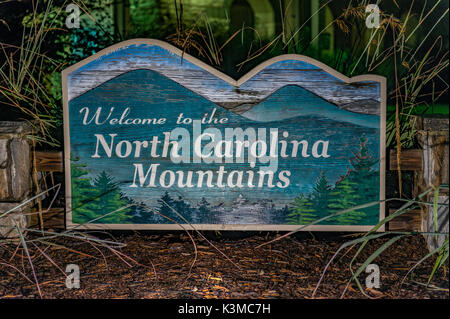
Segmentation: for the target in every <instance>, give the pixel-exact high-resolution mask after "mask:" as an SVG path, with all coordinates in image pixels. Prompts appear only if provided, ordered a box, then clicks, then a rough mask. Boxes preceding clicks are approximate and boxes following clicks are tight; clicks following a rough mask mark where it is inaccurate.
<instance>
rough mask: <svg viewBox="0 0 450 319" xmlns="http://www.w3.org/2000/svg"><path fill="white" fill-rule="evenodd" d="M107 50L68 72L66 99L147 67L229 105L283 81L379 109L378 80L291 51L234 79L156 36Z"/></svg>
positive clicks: (339, 101)
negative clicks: (350, 78) (350, 75)
mask: <svg viewBox="0 0 450 319" xmlns="http://www.w3.org/2000/svg"><path fill="white" fill-rule="evenodd" d="M144 42H145V40H144ZM127 43H129V44H128V45H127ZM109 50H110V52H109V53H108V54H106V55H104V56H102V57H101V58H100V59H98V60H97V61H94V62H92V63H90V64H89V65H88V66H83V67H81V68H79V69H78V70H74V71H73V72H71V74H70V75H69V81H70V82H71V85H70V86H69V92H68V98H69V100H72V99H74V98H76V97H78V96H80V95H82V94H84V93H86V92H87V91H89V90H91V89H93V88H95V87H98V86H99V85H101V84H102V83H105V82H107V81H109V80H111V79H113V78H115V77H117V76H119V75H121V74H124V73H126V72H129V71H133V70H140V69H148V70H153V71H156V72H158V73H160V74H162V75H164V76H166V77H168V78H170V79H171V80H173V81H175V82H177V83H179V84H181V85H183V86H184V87H186V88H188V89H189V90H191V91H193V92H196V93H197V94H200V95H202V96H204V97H206V98H208V99H209V100H211V101H212V102H214V103H216V104H218V105H220V106H222V107H224V108H227V109H230V110H233V111H234V109H235V108H237V107H238V106H240V105H253V104H257V103H259V102H261V101H262V100H264V99H265V98H267V96H269V95H271V94H272V93H274V92H276V91H277V90H279V89H280V88H282V87H284V86H287V85H299V86H301V87H303V88H305V89H307V90H309V91H310V92H312V93H314V94H316V95H318V96H320V97H321V98H323V99H325V100H327V101H328V102H330V103H332V104H334V105H336V106H337V107H339V108H341V109H344V110H348V111H352V112H356V113H361V114H375V115H380V113H379V111H380V84H379V83H378V82H376V81H367V80H366V81H359V82H354V83H346V81H343V80H342V79H341V78H338V77H337V74H336V72H332V70H331V69H330V68H329V67H327V66H326V65H320V67H319V66H317V65H315V64H313V63H312V62H311V61H310V60H308V62H306V61H295V59H294V58H293V56H292V55H285V56H282V57H277V58H273V59H271V60H269V61H267V62H266V63H263V64H262V65H261V66H260V67H257V68H255V69H254V70H252V71H251V72H250V73H249V74H247V75H245V76H244V77H242V78H241V79H239V80H234V79H232V78H230V77H228V76H226V75H224V74H221V73H220V72H219V71H217V70H215V69H213V68H212V67H209V66H207V65H204V64H203V63H202V62H201V61H198V60H197V59H195V58H193V57H191V56H190V55H188V54H184V53H183V52H182V51H180V50H179V49H177V48H175V47H173V46H171V45H169V44H167V43H163V42H160V41H155V40H148V41H147V43H140V44H136V43H134V42H133V41H131V42H124V43H123V44H118V45H115V46H113V47H111V48H109ZM181 56H182V57H181ZM199 79H201V80H200V81H199ZM237 110H239V108H237Z"/></svg>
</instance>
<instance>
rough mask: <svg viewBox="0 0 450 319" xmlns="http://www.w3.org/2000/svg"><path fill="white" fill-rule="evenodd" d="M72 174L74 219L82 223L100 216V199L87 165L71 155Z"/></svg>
mask: <svg viewBox="0 0 450 319" xmlns="http://www.w3.org/2000/svg"><path fill="white" fill-rule="evenodd" d="M70 161H71V164H70V174H71V181H72V194H71V195H72V204H71V205H72V219H73V222H75V223H78V224H82V223H86V222H89V221H91V220H92V219H94V218H96V217H98V216H97V215H96V212H97V211H98V210H99V207H100V206H99V205H100V199H99V196H98V192H97V191H96V189H94V188H93V187H92V184H91V178H90V177H89V176H88V173H89V170H88V169H86V167H87V165H86V164H83V163H79V158H77V157H75V156H73V155H72V154H71V156H70Z"/></svg>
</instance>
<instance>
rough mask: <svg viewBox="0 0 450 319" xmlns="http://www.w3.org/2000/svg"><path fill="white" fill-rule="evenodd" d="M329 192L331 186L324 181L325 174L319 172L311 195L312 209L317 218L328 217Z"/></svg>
mask: <svg viewBox="0 0 450 319" xmlns="http://www.w3.org/2000/svg"><path fill="white" fill-rule="evenodd" d="M330 191H331V186H330V184H329V183H328V180H327V179H326V176H325V173H324V172H323V171H321V172H320V175H319V177H318V178H317V180H316V185H315V186H314V188H313V192H312V194H311V201H312V207H313V209H314V210H315V212H316V214H317V215H318V216H319V218H322V217H325V216H328V215H329V212H328V199H329V196H330Z"/></svg>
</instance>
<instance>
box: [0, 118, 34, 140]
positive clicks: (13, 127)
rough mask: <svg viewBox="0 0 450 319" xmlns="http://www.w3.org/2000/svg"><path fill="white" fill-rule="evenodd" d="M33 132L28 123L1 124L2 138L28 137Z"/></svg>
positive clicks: (0, 133) (7, 122)
mask: <svg viewBox="0 0 450 319" xmlns="http://www.w3.org/2000/svg"><path fill="white" fill-rule="evenodd" d="M31 132H32V127H31V125H30V124H28V123H27V122H10V121H1V122H0V137H2V136H3V135H5V136H11V135H21V136H23V135H26V134H30V133H31Z"/></svg>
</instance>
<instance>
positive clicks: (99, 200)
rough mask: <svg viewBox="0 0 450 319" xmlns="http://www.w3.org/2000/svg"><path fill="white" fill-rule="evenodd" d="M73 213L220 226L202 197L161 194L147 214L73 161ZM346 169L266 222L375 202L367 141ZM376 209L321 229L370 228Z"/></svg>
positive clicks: (84, 217)
mask: <svg viewBox="0 0 450 319" xmlns="http://www.w3.org/2000/svg"><path fill="white" fill-rule="evenodd" d="M71 160H72V165H71V174H72V209H73V211H74V212H75V213H74V214H73V221H74V222H75V223H87V222H95V223H105V224H129V223H136V224H156V223H173V222H177V223H183V224H184V223H185V221H184V220H183V219H182V218H181V217H180V215H181V216H183V217H185V218H186V219H187V220H188V221H189V222H190V223H193V224H199V223H207V224H214V223H220V222H219V221H218V218H217V216H216V215H217V214H218V213H217V211H215V207H213V206H212V205H211V204H210V203H209V202H208V201H207V200H206V198H202V199H201V200H200V201H199V203H197V204H196V205H193V204H191V203H189V202H187V201H185V200H184V199H183V198H182V197H181V196H177V197H176V196H175V197H173V196H171V194H169V193H168V192H165V193H164V194H163V195H162V196H161V198H160V199H158V200H157V203H158V205H157V207H155V209H151V208H149V207H147V206H146V205H145V204H144V203H136V202H134V201H133V200H132V199H131V198H129V197H127V196H126V195H125V194H123V193H122V192H121V190H120V187H119V185H118V184H117V183H116V182H115V181H114V179H113V178H112V177H111V176H109V175H108V174H107V173H106V172H105V171H103V172H101V173H100V174H98V175H97V176H96V177H95V178H93V179H92V178H91V177H89V176H88V174H89V170H88V169H87V167H86V166H87V165H86V164H83V163H79V161H78V159H77V158H75V157H72V159H71ZM349 161H350V167H349V169H348V172H347V174H346V175H345V176H343V177H341V179H340V180H339V181H338V182H336V184H335V186H334V187H332V186H331V185H330V183H329V181H328V180H327V178H326V176H325V174H324V172H323V171H322V172H321V173H320V175H319V177H318V178H317V181H316V184H315V186H314V187H313V189H312V192H311V193H310V194H303V193H302V194H299V195H298V196H297V197H296V198H295V200H294V201H293V202H292V203H291V205H288V206H286V207H283V208H281V209H275V208H273V209H272V210H271V211H265V212H264V214H266V215H270V216H269V217H268V218H270V219H268V222H269V223H272V224H283V223H289V224H299V225H304V224H308V223H311V222H313V221H315V220H317V219H319V218H323V217H325V216H328V215H330V214H333V213H336V212H338V211H340V210H343V209H347V208H350V207H353V206H357V205H360V204H364V203H368V202H371V201H376V200H378V194H379V192H378V189H379V174H378V170H376V169H374V168H373V167H374V165H375V164H376V163H378V160H377V159H376V158H374V157H373V156H372V155H371V154H370V152H369V149H368V147H367V138H366V137H365V136H362V137H361V139H360V148H359V151H358V152H357V153H354V157H353V158H351V159H350V160H349ZM119 209H120V210H119ZM378 209H379V207H378V206H373V207H369V208H366V209H364V211H361V210H355V211H351V212H348V213H345V214H341V215H338V216H335V217H332V218H329V219H327V220H326V221H324V222H321V223H320V224H338V225H355V224H361V223H362V222H364V224H374V223H376V222H377V221H378V216H379V214H378Z"/></svg>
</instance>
